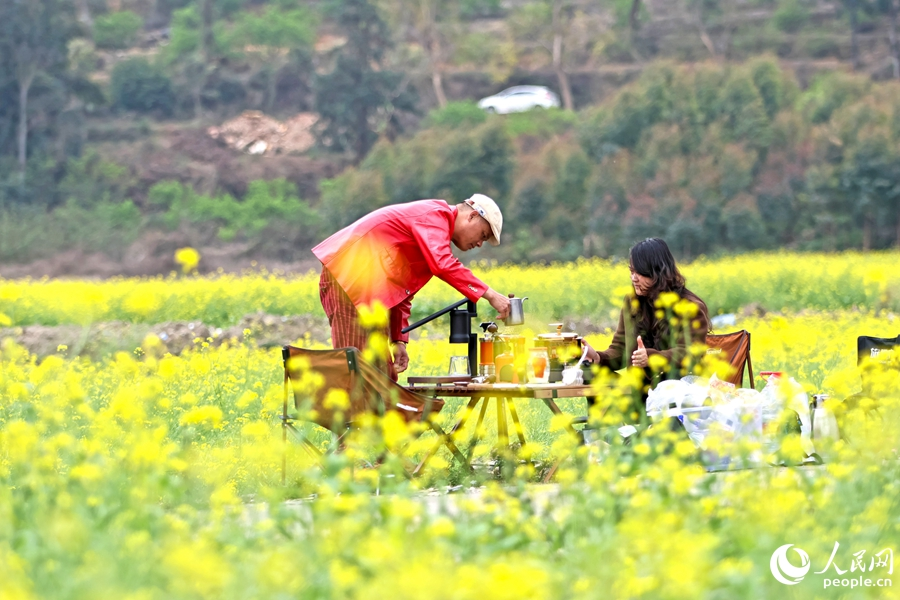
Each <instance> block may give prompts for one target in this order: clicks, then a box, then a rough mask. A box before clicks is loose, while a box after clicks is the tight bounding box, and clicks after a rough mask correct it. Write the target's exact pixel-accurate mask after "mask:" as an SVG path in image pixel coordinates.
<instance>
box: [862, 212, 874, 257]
mask: <svg viewBox="0 0 900 600" xmlns="http://www.w3.org/2000/svg"><path fill="white" fill-rule="evenodd" d="M862 249H863V252H868V251H869V250H871V249H872V217H871V215H865V216H864V217H863V230H862Z"/></svg>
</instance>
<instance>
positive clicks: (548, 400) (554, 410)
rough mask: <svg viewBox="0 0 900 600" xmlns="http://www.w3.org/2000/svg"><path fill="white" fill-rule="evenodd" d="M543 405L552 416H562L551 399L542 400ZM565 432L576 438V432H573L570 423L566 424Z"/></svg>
mask: <svg viewBox="0 0 900 600" xmlns="http://www.w3.org/2000/svg"><path fill="white" fill-rule="evenodd" d="M543 400H544V404H546V405H547V407H548V408H549V409H550V410H551V411H552V412H553V414H554V415H561V414H563V412H562V410H560V408H559V406H557V405H556V402H554V401H553V398H543ZM565 427H566V430H567V431H568V432H569V433H571V434H572V435H574V436H578V432H577V431H575V428H574V427H572V424H571V423H566V425H565Z"/></svg>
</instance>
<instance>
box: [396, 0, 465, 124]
mask: <svg viewBox="0 0 900 600" xmlns="http://www.w3.org/2000/svg"><path fill="white" fill-rule="evenodd" d="M379 5H380V6H383V7H384V8H385V10H386V12H387V14H389V15H390V16H391V20H392V26H393V28H394V29H396V30H400V35H403V36H405V35H406V33H405V32H406V31H410V32H411V34H412V38H413V39H414V40H415V41H416V42H417V43H418V45H419V46H421V48H422V50H424V52H425V53H426V55H427V57H428V70H429V72H430V75H431V85H432V87H433V89H434V95H435V97H436V98H437V101H438V105H439V106H441V107H444V106H446V105H447V95H446V93H445V92H444V80H443V70H444V64H445V62H446V61H447V58H448V56H447V55H448V45H449V40H448V39H447V38H448V37H451V36H452V32H456V30H457V29H458V27H457V25H458V23H459V5H458V3H457V2H455V1H454V0H380V1H379Z"/></svg>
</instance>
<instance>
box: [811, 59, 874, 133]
mask: <svg viewBox="0 0 900 600" xmlns="http://www.w3.org/2000/svg"><path fill="white" fill-rule="evenodd" d="M870 86H871V81H870V80H869V78H868V77H866V76H864V75H856V74H851V73H843V72H840V71H835V72H829V73H823V74H822V75H819V76H818V77H816V78H815V79H814V80H813V82H812V84H811V85H810V86H809V88H808V89H807V90H806V91H805V92H803V94H801V95H800V97H799V98H798V102H799V105H798V108H799V109H800V111H801V112H802V113H803V114H804V115H806V117H807V118H808V119H809V121H810V122H811V123H824V122H825V121H827V120H828V119H830V118H831V114H832V113H833V112H834V111H835V110H836V109H838V108H839V107H841V106H842V105H843V104H844V103H845V102H848V101H850V100H851V99H856V98H859V97H861V96H863V95H864V94H865V93H866V92H867V91H868V89H869V88H870Z"/></svg>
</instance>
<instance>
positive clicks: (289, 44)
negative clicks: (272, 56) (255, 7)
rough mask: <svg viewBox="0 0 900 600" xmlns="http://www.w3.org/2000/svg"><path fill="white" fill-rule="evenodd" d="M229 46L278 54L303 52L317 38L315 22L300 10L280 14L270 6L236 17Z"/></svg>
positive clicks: (309, 14) (303, 10) (308, 14)
mask: <svg viewBox="0 0 900 600" xmlns="http://www.w3.org/2000/svg"><path fill="white" fill-rule="evenodd" d="M234 21H235V24H234V27H233V29H232V30H231V32H230V34H229V43H230V44H232V45H240V46H242V47H243V46H244V45H247V44H251V45H254V46H258V47H259V46H261V47H266V48H270V49H273V50H277V51H280V50H281V49H284V48H306V47H308V46H310V45H311V44H312V42H313V40H314V39H315V35H316V25H317V22H316V19H315V18H314V16H313V14H312V13H310V12H309V11H308V10H306V9H303V8H294V9H293V10H279V9H277V8H275V7H273V6H269V7H267V8H266V10H265V11H263V12H262V13H258V14H257V13H255V12H249V11H248V12H243V13H240V14H238V15H236V16H235V19H234Z"/></svg>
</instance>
